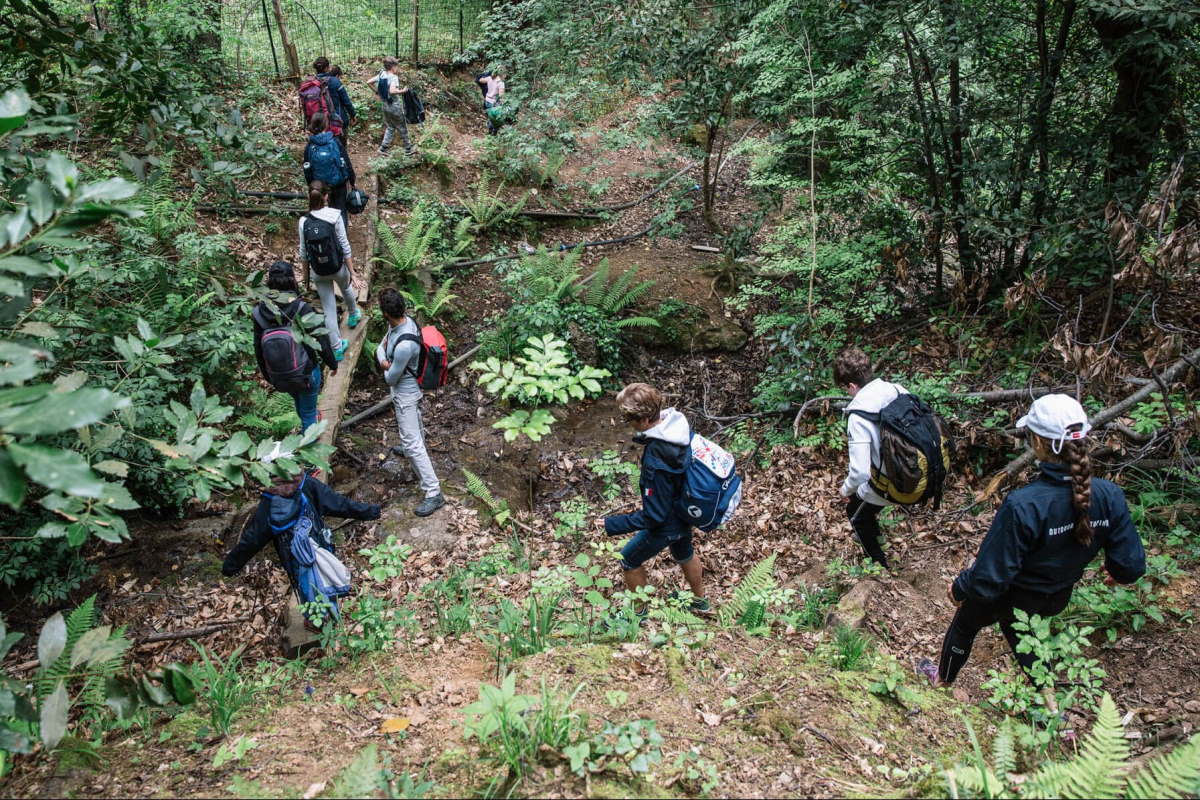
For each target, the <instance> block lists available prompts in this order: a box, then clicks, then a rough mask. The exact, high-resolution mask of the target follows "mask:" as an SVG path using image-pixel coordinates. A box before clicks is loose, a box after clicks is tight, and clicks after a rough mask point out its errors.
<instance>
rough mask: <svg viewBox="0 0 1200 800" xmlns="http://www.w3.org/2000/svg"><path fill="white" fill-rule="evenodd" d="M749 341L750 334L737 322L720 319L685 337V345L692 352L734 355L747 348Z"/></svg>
mask: <svg viewBox="0 0 1200 800" xmlns="http://www.w3.org/2000/svg"><path fill="white" fill-rule="evenodd" d="M749 339H750V334H748V333H746V331H745V330H743V329H742V326H741V325H739V324H737V322H736V321H734V320H732V319H726V318H725V317H718V318H717V319H715V320H714V319H711V318H710V319H709V320H707V322H702V323H701V324H700V325H699V326H697V327H696V329H695V330H694V331H692V332H691V334H690V336H685V337H684V344H686V345H688V347H689V348H690V349H692V350H700V351H704V352H721V353H732V352H735V351H737V350H741V349H742V348H743V347H745V345H746V342H747V341H749Z"/></svg>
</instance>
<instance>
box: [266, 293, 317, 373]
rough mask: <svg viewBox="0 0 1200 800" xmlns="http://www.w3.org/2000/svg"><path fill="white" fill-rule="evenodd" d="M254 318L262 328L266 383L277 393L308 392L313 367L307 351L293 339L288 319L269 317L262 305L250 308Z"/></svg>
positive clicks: (279, 316)
mask: <svg viewBox="0 0 1200 800" xmlns="http://www.w3.org/2000/svg"><path fill="white" fill-rule="evenodd" d="M254 315H255V321H256V322H258V324H259V327H261V328H262V329H263V333H262V339H261V343H262V345H261V346H262V356H263V366H264V367H265V368H266V372H267V374H266V375H265V376H264V377H265V378H266V379H267V382H268V383H270V384H271V385H272V386H274V387H275V388H276V389H278V390H279V391H281V392H307V391H309V390H310V389H312V371H313V366H314V364H313V362H312V359H311V358H309V357H308V351H307V350H306V349H304V346H303V345H302V344H301V343H300V342H299V341H297V340H296V334H295V332H294V331H293V330H292V324H293V323H292V320H291V319H289V318H288V317H287V316H286V315H284V314H282V313H280V314H278V315H275V314H272V313H271V312H270V311H268V310H267V309H266V308H265V307H264V306H263V304H262V303H260V304H259V305H258V307H257V308H255V309H254ZM271 317H274V319H272V318H271Z"/></svg>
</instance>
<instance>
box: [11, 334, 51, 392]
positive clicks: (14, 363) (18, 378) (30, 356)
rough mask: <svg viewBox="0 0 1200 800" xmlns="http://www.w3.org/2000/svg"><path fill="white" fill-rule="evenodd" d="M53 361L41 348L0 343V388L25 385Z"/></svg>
mask: <svg viewBox="0 0 1200 800" xmlns="http://www.w3.org/2000/svg"><path fill="white" fill-rule="evenodd" d="M52 361H53V356H51V355H50V353H49V352H48V351H46V350H42V349H41V348H37V347H25V346H24V345H20V344H16V343H15V342H6V341H0V386H7V385H11V384H15V383H24V382H25V381H27V380H29V379H30V378H33V377H35V376H36V375H37V374H38V373H39V372H42V371H43V370H45V369H46V368H47V367H48V366H49V365H50V363H51V362H52Z"/></svg>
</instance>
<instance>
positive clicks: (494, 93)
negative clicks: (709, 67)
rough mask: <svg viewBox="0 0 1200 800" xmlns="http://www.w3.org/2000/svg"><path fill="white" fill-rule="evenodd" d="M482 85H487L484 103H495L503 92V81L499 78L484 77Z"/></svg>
mask: <svg viewBox="0 0 1200 800" xmlns="http://www.w3.org/2000/svg"><path fill="white" fill-rule="evenodd" d="M483 85H484V86H486V87H487V94H486V95H484V98H483V101H484V102H485V103H497V102H499V101H500V95H502V94H504V81H503V80H501V79H500V78H484V79H483Z"/></svg>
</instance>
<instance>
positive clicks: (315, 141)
mask: <svg viewBox="0 0 1200 800" xmlns="http://www.w3.org/2000/svg"><path fill="white" fill-rule="evenodd" d="M308 130H309V133H311V134H312V135H311V136H310V137H308V144H307V145H305V147H304V182H305V183H307V184H309V185H310V186H311V185H312V182H313V181H321V182H322V183H323V184H325V185H326V186H328V187H329V192H328V194H329V205H330V206H331V207H333V208H336V209H337V210H338V211H340V212H342V213H341V215H342V220H343V221H347V219H348V217H347V203H346V193H347V192H348V191H349V185H350V159H349V157H347V155H346V150H345V148H344V147H342V143H341V142H340V141H338V138H337V137H336V136H334V135H333V132H332V131H330V130H329V126H328V123H327V121H326V118H325V115H324V114H322V113H320V112H317V113H316V114H313V118H312V122H310V123H308Z"/></svg>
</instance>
